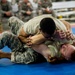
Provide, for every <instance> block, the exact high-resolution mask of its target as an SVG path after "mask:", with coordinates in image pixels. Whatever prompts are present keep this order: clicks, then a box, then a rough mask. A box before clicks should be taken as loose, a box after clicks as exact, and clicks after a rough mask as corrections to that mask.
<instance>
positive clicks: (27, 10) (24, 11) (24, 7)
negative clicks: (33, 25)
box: [19, 0, 33, 22]
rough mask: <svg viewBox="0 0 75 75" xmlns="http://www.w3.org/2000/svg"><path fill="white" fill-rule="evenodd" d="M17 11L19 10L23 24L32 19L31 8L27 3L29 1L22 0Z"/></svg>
mask: <svg viewBox="0 0 75 75" xmlns="http://www.w3.org/2000/svg"><path fill="white" fill-rule="evenodd" d="M19 10H20V17H21V19H22V20H23V21H24V22H26V21H28V20H29V19H31V18H32V15H33V14H32V11H33V7H32V5H31V3H30V2H29V0H23V1H22V2H21V3H20V4H19Z"/></svg>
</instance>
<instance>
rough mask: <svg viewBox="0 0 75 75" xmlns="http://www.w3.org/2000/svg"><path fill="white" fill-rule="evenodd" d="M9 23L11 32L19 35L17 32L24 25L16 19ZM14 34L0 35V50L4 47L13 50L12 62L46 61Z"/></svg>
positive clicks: (6, 32) (4, 33) (5, 33)
mask: <svg viewBox="0 0 75 75" xmlns="http://www.w3.org/2000/svg"><path fill="white" fill-rule="evenodd" d="M9 22H10V23H11V26H10V28H11V31H12V32H13V33H14V34H16V35H17V33H18V32H17V31H19V28H20V27H21V25H23V24H24V23H23V22H22V21H20V20H19V19H18V18H17V19H16V20H15V18H14V19H13V18H11V19H10V20H9ZM13 33H11V32H8V31H5V32H3V33H2V34H0V49H2V48H3V47H4V46H8V47H9V48H10V49H11V50H12V52H11V61H12V62H14V63H24V64H29V63H34V62H39V61H44V60H45V59H44V58H43V56H42V55H40V54H38V53H37V52H35V51H34V50H33V49H31V48H28V47H27V46H26V45H25V44H22V42H21V41H20V40H19V39H18V37H17V36H16V35H14V34H13Z"/></svg>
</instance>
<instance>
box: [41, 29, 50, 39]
mask: <svg viewBox="0 0 75 75" xmlns="http://www.w3.org/2000/svg"><path fill="white" fill-rule="evenodd" d="M40 31H41V30H40ZM41 34H42V35H43V36H44V37H45V38H46V39H51V36H50V35H49V34H47V33H44V32H42V31H41Z"/></svg>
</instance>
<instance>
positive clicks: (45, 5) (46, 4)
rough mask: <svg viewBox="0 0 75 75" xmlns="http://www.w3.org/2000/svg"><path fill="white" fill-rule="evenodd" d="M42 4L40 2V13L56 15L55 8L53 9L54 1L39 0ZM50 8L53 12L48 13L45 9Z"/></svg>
mask: <svg viewBox="0 0 75 75" xmlns="http://www.w3.org/2000/svg"><path fill="white" fill-rule="evenodd" d="M39 1H40V2H41V3H42V4H39V3H38V14H39V15H41V14H52V16H53V17H56V15H55V12H54V10H53V9H52V1H51V0H39ZM47 8H48V9H49V10H50V11H51V13H48V12H47V11H45V10H44V9H47Z"/></svg>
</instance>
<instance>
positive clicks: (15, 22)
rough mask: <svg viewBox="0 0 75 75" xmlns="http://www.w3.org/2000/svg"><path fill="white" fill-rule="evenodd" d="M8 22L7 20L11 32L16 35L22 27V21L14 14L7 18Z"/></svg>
mask: <svg viewBox="0 0 75 75" xmlns="http://www.w3.org/2000/svg"><path fill="white" fill-rule="evenodd" d="M8 22H9V26H10V30H11V31H12V33H14V34H16V35H18V34H19V31H20V28H21V27H22V25H24V22H23V21H22V20H20V19H19V18H17V17H14V16H13V17H11V18H9V20H8Z"/></svg>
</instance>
